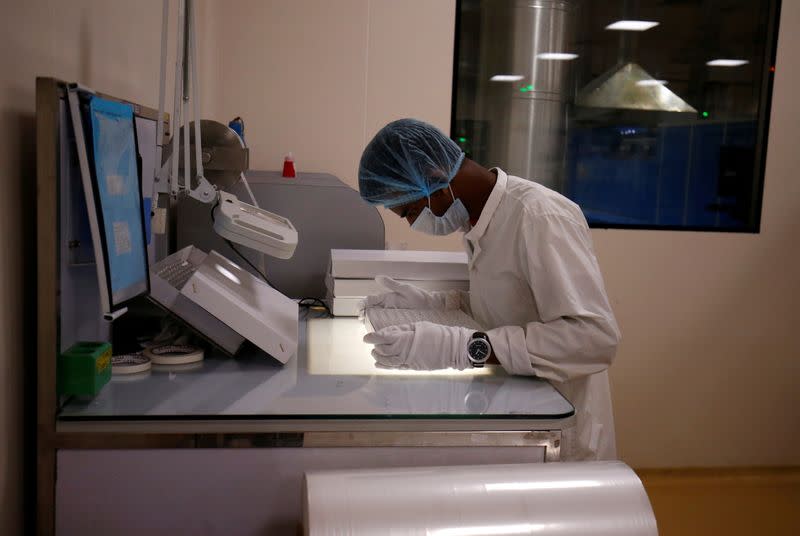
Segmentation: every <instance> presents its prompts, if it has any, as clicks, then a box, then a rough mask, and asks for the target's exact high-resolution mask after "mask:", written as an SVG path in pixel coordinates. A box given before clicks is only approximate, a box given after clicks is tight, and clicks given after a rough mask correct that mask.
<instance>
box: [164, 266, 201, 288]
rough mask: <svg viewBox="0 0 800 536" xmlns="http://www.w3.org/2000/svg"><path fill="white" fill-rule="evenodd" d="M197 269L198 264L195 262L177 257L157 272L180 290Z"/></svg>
mask: <svg viewBox="0 0 800 536" xmlns="http://www.w3.org/2000/svg"><path fill="white" fill-rule="evenodd" d="M196 271H197V266H195V265H194V264H192V263H190V262H189V261H185V260H182V259H177V260H176V261H175V262H172V263H168V264H165V265H164V266H162V267H161V268H160V269H159V270H158V272H156V273H157V274H158V276H159V277H160V278H161V279H163V280H165V281H166V282H167V283H169V284H170V285H172V286H173V287H175V288H176V289H178V290H180V289H182V288H183V285H185V284H186V282H187V281H189V278H190V277H192V274H194V273H195V272H196Z"/></svg>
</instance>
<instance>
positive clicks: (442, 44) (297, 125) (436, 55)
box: [211, 0, 460, 249]
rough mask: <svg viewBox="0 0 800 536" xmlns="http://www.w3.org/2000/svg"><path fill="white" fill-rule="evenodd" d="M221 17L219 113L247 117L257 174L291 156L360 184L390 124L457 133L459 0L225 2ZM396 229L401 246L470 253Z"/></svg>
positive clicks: (396, 225) (391, 227)
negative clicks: (422, 124) (361, 171)
mask: <svg viewBox="0 0 800 536" xmlns="http://www.w3.org/2000/svg"><path fill="white" fill-rule="evenodd" d="M212 16H213V17H214V19H215V20H216V21H218V23H219V28H218V30H219V31H220V32H221V33H220V38H219V39H218V42H219V43H220V46H219V48H218V49H217V50H216V57H215V58H214V67H212V68H213V69H217V70H218V72H219V75H220V79H219V80H220V84H221V89H220V90H219V96H220V100H219V102H218V103H217V104H216V107H212V109H211V110H212V115H213V117H214V118H215V119H218V120H220V121H228V120H230V119H231V118H233V117H235V116H237V115H240V116H242V117H243V118H244V119H245V137H246V139H247V143H248V145H249V146H250V150H251V168H252V169H280V168H281V166H282V165H283V157H284V156H285V154H286V153H288V152H289V151H291V152H292V153H293V154H294V157H295V161H296V166H297V168H298V169H299V170H305V171H327V172H329V173H333V174H334V175H336V176H338V177H339V178H341V179H342V180H344V181H345V182H347V183H348V184H350V185H352V186H354V187H357V176H356V172H357V169H358V159H359V157H360V155H361V150H362V149H363V148H364V145H365V144H366V143H367V142H368V141H369V139H370V138H371V137H372V136H373V135H374V134H375V132H377V131H378V130H379V129H380V128H381V127H382V126H383V125H385V124H386V123H388V122H389V121H391V120H393V119H398V118H401V117H407V116H413V117H417V118H419V119H423V120H425V121H429V122H431V123H433V124H435V125H437V126H439V127H440V128H443V129H445V130H448V129H449V125H450V90H451V83H452V69H453V20H454V16H455V2H454V1H453V0H435V1H431V0H404V1H402V2H399V1H395V0H337V1H336V2H330V1H328V0H295V1H292V2H287V1H285V0H247V1H238V2H235V3H229V2H225V3H223V2H218V3H216V9H215V10H214V11H213V12H212ZM223 36H224V37H223ZM385 221H386V227H387V240H388V245H389V246H390V247H393V248H406V247H413V248H417V249H435V248H442V247H445V248H449V249H457V248H458V247H460V246H459V240H458V239H457V238H451V239H449V240H444V241H442V240H435V239H431V238H426V237H422V236H413V235H412V233H411V231H410V230H409V229H408V226H407V225H405V224H404V223H403V222H401V221H400V220H399V219H397V218H394V217H385ZM443 244H444V245H443Z"/></svg>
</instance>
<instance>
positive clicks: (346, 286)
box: [327, 278, 469, 298]
mask: <svg viewBox="0 0 800 536" xmlns="http://www.w3.org/2000/svg"><path fill="white" fill-rule="evenodd" d="M399 281H401V282H403V283H408V284H410V285H414V286H416V287H419V288H421V289H422V290H427V291H430V292H436V291H448V290H465V291H466V290H469V281H410V280H399ZM327 286H328V291H329V293H330V295H332V296H333V297H335V298H361V297H364V296H371V295H373V294H381V293H383V292H387V290H386V289H385V288H383V287H381V286H380V285H378V283H376V282H375V280H374V279H333V278H328V281H327Z"/></svg>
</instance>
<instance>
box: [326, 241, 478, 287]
mask: <svg viewBox="0 0 800 536" xmlns="http://www.w3.org/2000/svg"><path fill="white" fill-rule="evenodd" d="M330 273H331V275H332V276H333V277H334V278H339V279H374V278H375V276H378V275H387V276H389V277H393V278H395V279H407V280H411V281H436V280H440V281H469V272H468V269H467V254H466V253H465V252H452V251H405V250H382V249H381V250H377V249H376V250H372V249H332V250H331V270H330Z"/></svg>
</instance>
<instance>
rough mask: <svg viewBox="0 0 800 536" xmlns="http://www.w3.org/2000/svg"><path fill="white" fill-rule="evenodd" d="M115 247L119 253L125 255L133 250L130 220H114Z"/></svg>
mask: <svg viewBox="0 0 800 536" xmlns="http://www.w3.org/2000/svg"><path fill="white" fill-rule="evenodd" d="M114 247H115V250H116V253H117V255H125V254H127V253H130V252H131V249H132V246H131V229H130V227H128V222H125V221H115V222H114Z"/></svg>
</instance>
